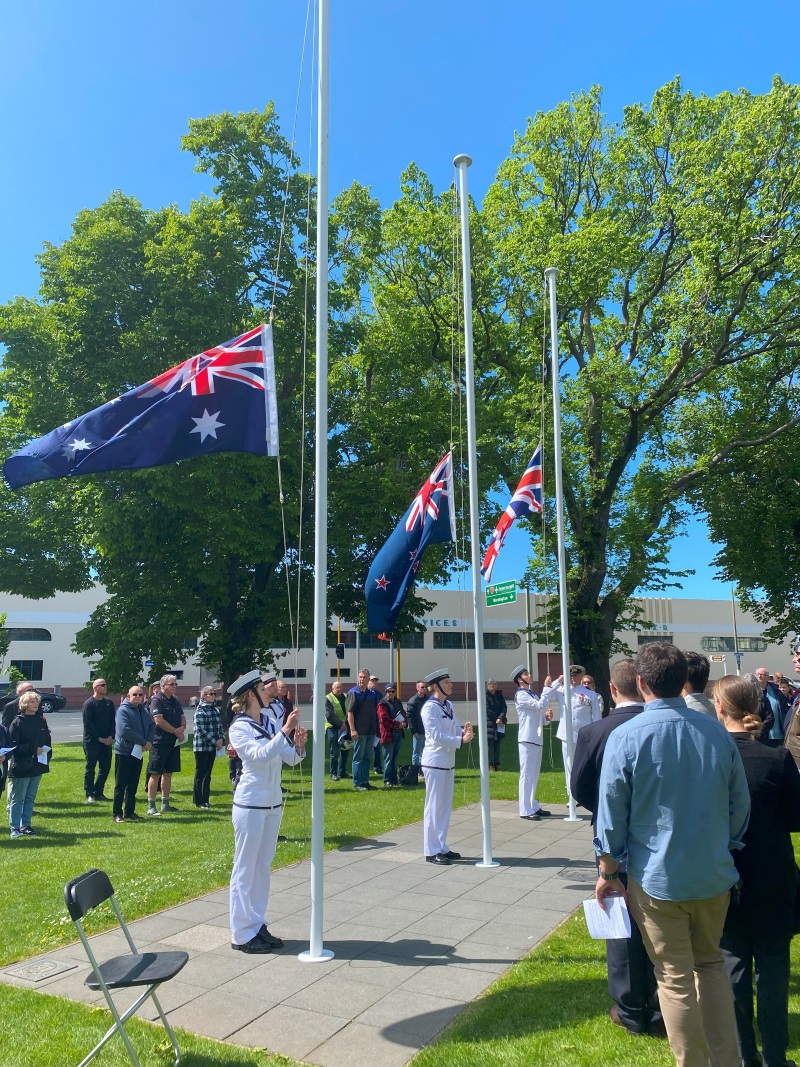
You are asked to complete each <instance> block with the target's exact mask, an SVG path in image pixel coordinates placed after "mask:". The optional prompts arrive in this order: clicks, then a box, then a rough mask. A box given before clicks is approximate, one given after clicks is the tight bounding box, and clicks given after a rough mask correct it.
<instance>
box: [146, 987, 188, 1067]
mask: <svg viewBox="0 0 800 1067" xmlns="http://www.w3.org/2000/svg"><path fill="white" fill-rule="evenodd" d="M150 996H151V998H152V1000H153V1003H154V1004H155V1006H156V1008H157V1009H158V1014H159V1015H160V1016H161V1022H162V1023H163V1024H164V1029H165V1030H166V1031H167V1037H168V1038H169V1039H170V1041H171V1043H172V1047H173V1048H174V1049H175V1067H177V1065H178V1064H179V1063H180V1062H181V1050H180V1048H179V1047H178V1039H177V1038H176V1037H175V1034H174V1033H173V1031H172V1027H171V1026H170V1024H169V1022H168V1021H167V1017H166V1015H165V1014H164V1011H163V1009H162V1007H161V1003H160V1001H159V999H158V997H157V996H156V991H155V989H153V991H152V993H151V994H150Z"/></svg>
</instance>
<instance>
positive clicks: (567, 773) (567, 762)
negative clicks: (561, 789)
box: [561, 741, 572, 800]
mask: <svg viewBox="0 0 800 1067" xmlns="http://www.w3.org/2000/svg"><path fill="white" fill-rule="evenodd" d="M561 754H562V756H563V758H564V777H565V778H566V780H567V800H569V798H570V797H571V796H572V793H570V791H569V780H570V777H571V776H572V760H571V759H570V758H569V753H568V752H567V742H566V741H562V742H561Z"/></svg>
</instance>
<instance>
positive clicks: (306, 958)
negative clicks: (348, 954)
mask: <svg viewBox="0 0 800 1067" xmlns="http://www.w3.org/2000/svg"><path fill="white" fill-rule="evenodd" d="M333 956H334V953H333V952H331V950H330V949H329V948H324V949H323V950H322V952H321V953H320V954H319V956H312V955H311V951H310V950H309V951H308V952H300V953H298V955H297V958H298V959H299V960H300V962H301V963H327V962H328V960H332V959H333Z"/></svg>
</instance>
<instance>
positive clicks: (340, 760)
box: [325, 726, 347, 778]
mask: <svg viewBox="0 0 800 1067" xmlns="http://www.w3.org/2000/svg"><path fill="white" fill-rule="evenodd" d="M325 733H326V735H327V738H328V745H329V747H330V763H331V771H330V773H331V777H333V775H334V774H335V775H336V777H337V778H341V776H342V775H343V774H344V773H345V767H346V766H347V749H346V748H342V746H341V745H340V744H339V730H338V729H336V728H335V727H333V726H329V727H328V729H327V730H326V731H325Z"/></svg>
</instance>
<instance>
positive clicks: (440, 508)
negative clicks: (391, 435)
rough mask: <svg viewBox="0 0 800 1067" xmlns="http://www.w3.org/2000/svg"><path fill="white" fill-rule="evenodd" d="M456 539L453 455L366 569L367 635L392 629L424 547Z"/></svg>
mask: <svg viewBox="0 0 800 1067" xmlns="http://www.w3.org/2000/svg"><path fill="white" fill-rule="evenodd" d="M455 539H456V521H455V510H454V508H453V454H452V452H448V453H447V455H446V456H445V457H444V458H443V459H442V460H440V462H439V463H438V465H437V466H436V467H435V468H434V470H433V473H432V474H431V476H430V478H428V480H427V481H426V482H425V484H424V485H423V487H422V488H421V489H420V491H419V492H418V493H417V495H416V496H415V497H414V499H413V501H412V503H411V507H410V508H409V509H408V511H407V512H406V513H405V515H404V516H403V518H402V519H401V520H400V522H399V523H398V524H397V526H396V527H395V529H394V532H393V533H392V534H391V536H390V537H389V540H388V541H387V542H386V544H385V545H384V546H383V548H382V549H381V550H380V552H378V554H377V556H376V557H375V559H374V561H373V564H372V566H371V567H370V570H369V577H368V578H367V584H366V586H365V587H364V592H365V593H366V597H367V629H368V630H369V632H370V633H383V632H384V631H385V632H391V631H392V630H393V629H394V627H395V623H396V622H397V617H398V615H399V614H400V609H401V608H402V607H403V603H404V601H405V599H406V596H407V594H408V590H409V589H410V588H411V585H412V583H413V581H414V576H415V575H416V573H417V570H418V569H419V564H420V560H421V559H422V553H423V552H424V551H425V549H426V548H427V546H428V545H432V544H437V543H439V542H442V541H455Z"/></svg>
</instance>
